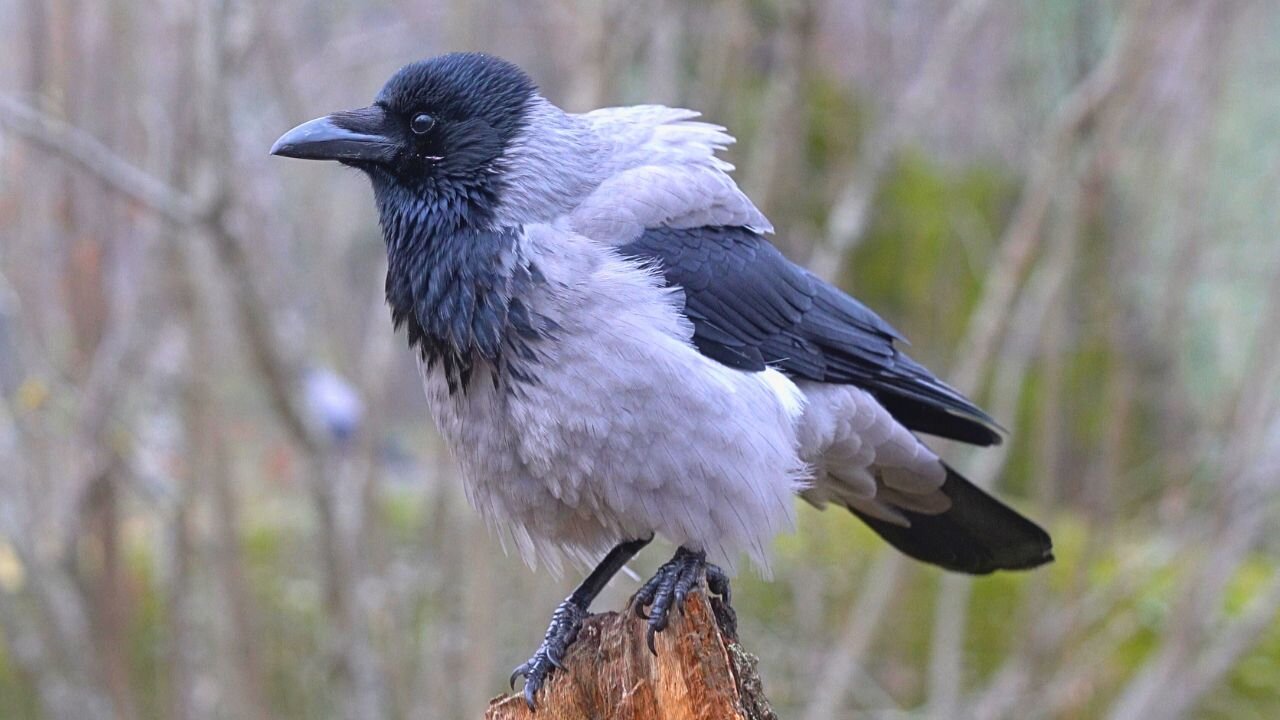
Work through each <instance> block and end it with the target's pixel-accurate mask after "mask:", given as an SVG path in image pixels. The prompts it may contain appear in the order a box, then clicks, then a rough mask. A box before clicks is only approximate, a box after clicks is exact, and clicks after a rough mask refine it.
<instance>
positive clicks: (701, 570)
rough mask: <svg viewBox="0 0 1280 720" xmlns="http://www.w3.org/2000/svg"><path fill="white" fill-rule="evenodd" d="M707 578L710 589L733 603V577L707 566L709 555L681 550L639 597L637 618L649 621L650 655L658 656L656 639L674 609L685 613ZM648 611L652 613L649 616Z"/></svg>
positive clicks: (659, 569)
mask: <svg viewBox="0 0 1280 720" xmlns="http://www.w3.org/2000/svg"><path fill="white" fill-rule="evenodd" d="M703 575H705V576H706V578H707V589H709V590H710V591H711V592H712V593H714V594H716V595H719V596H720V597H721V598H723V599H724V601H725V603H728V602H729V576H727V575H725V574H724V571H723V570H721V569H720V568H719V567H718V566H716V565H714V564H712V563H709V562H707V554H706V553H704V552H695V551H693V550H686V549H685V548H683V547H682V548H680V549H678V550H676V554H675V557H673V558H671V559H670V560H668V561H667V563H666V564H664V565H663V566H662V567H660V568H658V572H656V573H654V575H653V577H652V578H650V579H649V582H647V583H645V584H644V586H643V587H641V588H640V590H639V592H637V593H636V596H635V601H634V602H635V605H634V607H635V611H636V614H637V615H639V616H640V617H642V618H645V619H646V620H648V621H649V631H648V634H647V638H646V639H647V640H648V642H649V652H651V653H653V654H654V655H657V654H658V650H657V647H656V645H655V644H654V636H655V635H657V633H660V632H662V631H663V630H665V629H666V628H667V618H668V615H669V614H670V612H671V608H672V606H675V607H678V608H680V612H681V613H683V612H684V601H685V598H686V597H688V595H689V592H690V591H691V590H693V589H694V587H696V586H697V584H698V582H699V581H700V580H701V579H702V576H703ZM645 607H648V608H649V611H648V612H647V613H646V612H645Z"/></svg>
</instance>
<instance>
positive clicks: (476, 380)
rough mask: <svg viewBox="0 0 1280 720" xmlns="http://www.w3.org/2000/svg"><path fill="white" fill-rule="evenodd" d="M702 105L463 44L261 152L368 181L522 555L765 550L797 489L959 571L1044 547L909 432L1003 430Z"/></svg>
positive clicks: (453, 402) (725, 560)
mask: <svg viewBox="0 0 1280 720" xmlns="http://www.w3.org/2000/svg"><path fill="white" fill-rule="evenodd" d="M697 116H698V114H697V113H695V112H693V111H690V110H682V109H675V108H667V107H662V106H657V105H643V106H635V107H624V108H607V109H602V110H595V111H592V112H588V113H583V114H572V113H566V112H564V111H562V110H560V109H559V108H557V107H556V106H555V105H553V104H551V103H550V102H548V101H547V100H545V99H544V98H542V96H541V95H539V94H538V93H537V90H536V86H535V85H534V84H533V82H532V80H531V79H530V78H529V77H528V76H527V75H525V74H524V73H523V72H522V71H521V70H520V69H519V68H517V67H515V66H514V65H512V64H510V63H507V62H505V61H502V60H499V59H497V58H494V57H491V56H487V55H481V54H475V53H452V54H448V55H443V56H439V57H436V58H431V59H428V60H424V61H421V62H418V63H412V64H410V65H407V66H405V67H404V68H402V69H401V70H400V71H399V72H397V73H396V74H395V75H394V76H393V77H392V78H391V79H390V80H389V81H388V82H387V84H386V85H385V86H384V87H383V89H382V91H381V92H380V93H379V94H378V97H377V99H376V100H375V102H374V103H373V104H372V105H370V106H368V107H365V108H359V109H355V110H347V111H341V112H337V113H333V114H331V115H329V116H327V117H323V118H317V119H316V120H312V121H310V122H307V123H303V124H302V125H299V126H298V127H296V128H294V129H293V130H291V131H290V132H289V133H286V134H285V135H284V136H282V137H281V138H280V140H278V141H277V142H276V145H275V146H274V147H273V149H272V152H274V153H277V154H281V155H286V156H291V157H298V158H308V159H322V160H338V161H339V162H342V163H345V164H348V165H352V166H355V167H357V168H359V169H361V170H363V171H364V172H365V173H366V174H367V175H368V176H369V178H370V180H371V182H372V185H373V190H374V196H375V199H376V201H377V205H378V211H379V220H380V223H381V225H382V230H383V238H384V240H385V242H386V246H387V255H388V271H387V281H386V283H387V284H386V293H387V301H388V304H389V305H390V306H391V315H392V320H393V323H394V324H395V326H396V327H398V328H403V329H404V330H405V333H406V335H407V337H408V340H409V344H410V345H411V346H412V347H413V348H414V349H415V350H416V351H417V353H418V356H419V359H420V361H421V367H422V374H423V382H424V386H425V388H426V395H427V399H428V402H429V405H430V408H431V412H432V415H433V416H434V418H435V421H436V423H437V425H438V426H439V428H440V431H441V433H442V435H443V436H444V438H445V440H446V442H447V444H448V446H449V447H450V449H451V450H452V451H453V454H454V456H455V457H456V458H457V460H458V462H459V465H460V466H461V469H462V474H463V477H464V480H465V484H466V489H467V496H468V497H469V498H470V500H471V502H472V504H473V505H474V506H475V507H476V508H477V509H478V510H479V511H480V512H481V513H482V514H483V515H484V517H485V518H486V519H487V520H488V521H489V522H490V524H491V525H492V526H494V527H495V528H497V529H499V531H500V533H501V535H502V536H503V537H505V538H508V539H509V541H510V544H511V545H513V546H514V547H515V548H516V549H517V550H518V551H519V553H520V554H521V555H522V556H523V557H524V559H525V560H526V561H528V562H529V563H530V564H534V563H537V562H542V563H543V564H545V565H548V566H550V567H551V568H552V569H554V570H559V569H560V568H561V567H562V566H563V564H564V562H565V561H566V560H568V561H570V562H573V563H575V564H581V565H584V566H591V565H593V564H594V563H595V562H596V561H597V560H599V559H600V558H601V556H602V555H605V553H606V551H610V549H611V548H613V551H612V552H609V554H608V555H607V556H606V557H605V559H604V560H602V561H601V565H600V566H599V567H597V569H596V571H595V572H593V573H592V575H590V576H588V581H589V585H590V588H588V589H589V590H591V591H592V592H594V591H598V589H599V587H600V583H599V578H596V579H595V580H593V579H592V578H593V577H596V576H597V574H598V573H604V575H603V576H602V577H606V578H607V575H608V574H609V573H610V572H611V570H610V568H612V569H613V570H616V567H617V562H618V561H617V559H616V556H615V553H618V552H621V553H623V554H627V553H634V552H636V550H637V549H638V546H636V545H633V544H632V541H642V540H645V539H647V538H650V537H651V536H654V535H658V536H662V537H664V538H666V539H667V540H669V541H671V542H672V543H675V544H677V545H679V546H681V548H683V549H682V551H681V552H682V553H685V554H683V555H681V556H680V557H679V558H675V559H673V561H672V562H673V563H676V565H673V566H672V567H677V568H678V567H685V565H681V563H687V562H689V561H690V558H694V559H698V558H702V557H703V556H702V554H701V553H703V552H705V553H706V555H707V556H708V557H709V558H710V559H711V560H713V561H715V562H717V563H719V564H721V565H724V566H726V567H733V566H734V565H735V560H737V559H738V557H739V556H740V555H741V554H742V553H743V552H745V553H747V554H748V555H749V556H750V557H751V558H752V559H753V560H754V561H755V562H756V563H757V564H758V565H759V566H760V567H761V568H762V569H764V570H766V571H767V567H768V557H767V555H768V554H767V548H768V546H769V543H770V540H771V539H772V537H773V536H774V535H776V534H778V533H780V532H784V531H786V530H788V529H790V528H791V527H792V526H793V524H794V519H795V511H794V505H795V503H794V496H795V495H797V494H798V495H800V496H801V497H802V498H804V499H805V500H807V501H809V502H811V503H813V504H815V505H819V506H821V505H824V504H827V503H831V504H834V505H838V506H841V507H845V508H847V509H849V510H850V511H852V512H853V513H854V514H855V515H857V516H858V517H859V518H861V519H862V520H863V521H864V522H866V523H867V524H868V525H869V526H870V527H871V528H872V529H873V530H875V532H877V533H878V534H879V535H881V536H882V537H883V538H885V539H886V540H887V541H888V542H890V543H891V544H893V545H894V546H895V547H897V548H898V549H899V550H901V551H903V552H905V553H907V554H908V555H911V556H912V557H915V558H917V559H920V560H923V561H925V562H930V563H934V564H937V565H939V566H942V567H944V568H948V569H951V570H957V571H961V572H970V573H987V572H992V571H994V570H997V569H1019V568H1029V567H1034V566H1036V565H1039V564H1042V563H1044V562H1047V561H1049V560H1050V559H1052V543H1051V541H1050V538H1049V536H1048V535H1047V534H1046V533H1045V532H1044V531H1043V530H1042V529H1040V528H1039V527H1038V526H1036V525H1035V523H1033V522H1031V521H1029V520H1027V519H1026V518H1023V517H1022V516H1020V515H1019V514H1018V513H1016V512H1014V511H1013V510H1011V509H1010V508H1008V507H1006V506H1004V505H1003V504H1001V503H1000V502H999V501H998V500H996V499H994V498H992V497H990V496H989V495H987V494H985V493H984V492H983V491H981V490H980V489H978V488H976V487H975V486H973V485H972V484H971V483H969V482H968V481H967V480H965V479H964V478H963V477H961V476H959V475H958V474H957V473H955V472H954V471H952V470H951V469H950V468H949V467H947V466H946V465H945V464H944V463H943V462H942V461H941V460H939V458H938V457H937V456H936V455H935V454H934V453H933V452H932V451H931V450H930V449H929V448H928V447H926V446H925V445H924V444H923V443H922V442H921V441H920V440H919V439H918V438H917V436H916V434H915V433H917V432H919V433H924V434H930V435H935V436H941V437H946V438H950V439H953V440H959V441H962V442H967V443H971V444H976V445H992V444H995V443H998V442H999V441H1000V434H999V428H998V426H996V425H995V423H994V421H993V420H992V419H991V418H990V417H989V416H987V415H986V414H985V413H984V412H983V411H982V410H981V409H979V408H978V407H976V406H975V405H974V404H973V403H972V402H970V401H969V400H968V399H966V398H965V397H964V396H963V395H961V394H960V393H958V392H957V391H955V390H954V389H952V388H950V387H948V386H947V385H946V384H945V383H943V382H941V381H940V380H938V379H937V378H936V377H934V376H933V375H932V374H931V373H930V372H929V371H928V370H927V369H925V368H924V367H923V366H921V365H920V364H918V363H916V362H915V361H914V360H912V359H911V358H910V357H908V356H906V355H904V354H902V353H901V352H900V351H899V350H898V348H897V347H896V346H895V344H894V343H895V342H896V341H898V340H901V339H902V338H901V336H900V335H899V334H898V333H897V331H895V330H894V329H893V328H892V327H891V326H889V325H888V323H886V322H884V320H882V319H880V318H879V317H878V316H876V315H875V313H873V312H872V311H871V310H869V309H868V308H866V307H865V306H863V305H862V304H861V303H859V302H858V301H856V300H855V299H853V298H852V297H850V296H848V295H846V294H845V293H843V292H841V291H840V290H839V289H837V288H835V287H833V286H831V285H829V284H827V283H825V282H823V281H822V280H820V279H818V278H817V277H815V276H813V275H812V274H811V273H809V272H807V271H806V270H804V269H803V268H801V267H799V266H797V265H795V264H794V263H791V262H790V261H789V260H787V259H786V258H785V257H783V255H782V254H781V253H780V252H778V250H777V249H776V248H774V247H773V246H772V245H771V244H769V242H768V241H767V239H766V238H765V237H764V236H765V235H766V234H768V233H771V232H772V231H773V228H772V226H771V225H770V223H769V221H768V219H767V218H765V217H764V215H763V214H762V213H761V212H760V211H759V210H758V209H757V208H756V207H755V205H754V204H752V202H751V201H750V200H749V199H748V198H747V197H746V195H744V194H743V192H742V191H741V190H740V189H739V188H738V186H737V184H736V183H734V181H733V179H732V178H731V177H730V176H729V172H730V171H731V170H732V169H733V168H732V167H731V166H730V165H729V164H728V163H727V162H725V161H724V160H723V159H721V158H719V157H717V152H718V151H720V150H722V149H724V148H725V146H727V145H729V144H730V143H732V142H733V138H731V137H730V136H729V135H728V134H727V133H726V132H725V130H724V128H721V127H719V126H716V125H711V124H708V123H704V122H699V121H698V120H697V119H696V118H697ZM629 556H630V555H627V557H629ZM610 558H614V559H610ZM681 558H683V559H681ZM703 560H704V559H698V560H697V562H703ZM602 568H603V569H602ZM606 571H607V572H606ZM673 572H676V571H673ZM584 582H585V581H584ZM588 595H589V593H588ZM655 602H656V601H655ZM575 607H576V606H575ZM579 609H582V610H585V606H584V607H582V608H579ZM654 622H658V621H654ZM653 627H654V625H652V624H651V629H653Z"/></svg>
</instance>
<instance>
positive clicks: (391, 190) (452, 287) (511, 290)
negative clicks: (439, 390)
mask: <svg viewBox="0 0 1280 720" xmlns="http://www.w3.org/2000/svg"><path fill="white" fill-rule="evenodd" d="M372 178H373V183H374V194H375V196H376V197H377V200H378V211H379V216H380V220H381V224H382V233H383V239H384V240H385V241H386V244H387V283H386V293H387V303H388V304H389V305H390V306H391V319H392V322H393V324H394V325H395V327H396V329H399V328H400V327H401V326H403V327H404V328H405V329H406V331H407V333H408V340H409V346H410V347H411V348H414V349H416V350H417V351H418V352H419V353H420V355H421V357H422V359H423V361H424V362H425V363H426V365H427V367H428V368H435V367H436V366H437V364H438V365H439V366H440V367H441V369H442V370H443V372H444V375H445V378H446V381H447V382H448V385H449V392H450V394H453V393H456V392H457V391H458V390H462V391H464V392H465V391H466V389H467V387H468V386H469V385H470V383H471V380H472V376H473V373H474V371H475V369H476V368H477V366H478V365H480V364H483V365H486V366H488V367H489V369H490V370H491V376H492V378H493V382H494V383H495V385H496V384H497V383H498V382H499V377H500V376H509V377H512V378H513V379H515V380H527V379H528V378H527V376H526V375H525V374H524V373H523V372H521V371H520V370H519V369H517V368H512V367H511V364H510V359H511V358H509V357H507V355H508V354H509V353H512V352H514V353H516V355H517V356H518V357H519V358H520V359H522V360H526V361H532V360H535V359H536V355H535V353H534V352H533V350H532V349H531V348H530V347H529V342H530V341H531V340H534V339H536V338H538V337H540V336H541V335H542V334H543V332H544V330H545V328H544V327H543V326H542V325H543V324H542V323H540V322H538V321H537V319H536V318H534V317H532V315H531V313H530V312H529V311H528V309H527V307H526V306H525V304H524V302H523V301H522V299H521V298H522V297H525V296H526V294H527V292H528V290H529V289H530V288H531V287H532V285H533V284H534V283H535V282H537V281H538V280H539V278H540V277H541V276H540V274H539V273H538V270H537V268H535V267H533V266H532V265H531V264H529V263H528V262H526V261H524V260H523V259H522V258H521V257H520V256H519V247H518V242H519V234H520V228H518V227H503V228H495V227H493V224H492V221H491V218H492V215H491V213H490V212H488V211H487V210H486V208H488V207H493V205H492V204H491V203H492V202H493V201H494V197H493V193H492V192H491V190H490V188H488V187H483V186H474V187H467V186H465V185H462V184H459V183H457V182H439V183H437V182H431V181H428V182H429V183H430V184H429V185H426V186H421V187H418V188H414V189H412V190H410V189H408V188H405V187H404V186H402V185H401V184H400V183H398V182H395V180H394V179H393V178H390V177H379V174H378V173H376V172H375V173H373V174H372Z"/></svg>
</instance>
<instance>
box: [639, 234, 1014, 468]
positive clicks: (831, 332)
mask: <svg viewBox="0 0 1280 720" xmlns="http://www.w3.org/2000/svg"><path fill="white" fill-rule="evenodd" d="M619 252H621V253H622V254H623V255H624V256H628V257H631V258H634V259H637V260H640V261H643V262H646V263H650V264H654V265H655V266H656V267H657V268H658V270H659V271H660V272H661V273H662V276H663V277H664V278H665V280H666V282H667V284H668V285H672V286H679V287H680V288H682V289H683V291H684V300H685V314H686V315H687V316H688V318H689V320H690V322H691V323H692V324H693V328H694V337H693V341H694V344H695V345H696V346H697V347H698V349H699V350H700V351H701V352H702V353H703V354H704V355H707V356H708V357H711V358H713V359H715V360H716V361H718V362H721V363H724V364H725V365H729V366H731V367H735V368H738V369H742V370H755V371H759V370H763V369H765V367H767V366H774V367H776V368H778V369H779V370H781V371H783V372H785V373H787V374H789V375H791V376H792V377H795V378H803V379H806V380H816V381H819V382H824V383H835V384H850V385H855V386H857V387H861V388H863V389H865V390H867V391H869V392H871V393H872V394H873V395H875V396H876V398H877V399H878V400H879V401H880V402H881V404H883V405H884V407H885V409H887V410H888V411H889V412H890V414H891V415H893V417H894V418H895V419H897V420H898V421H899V422H901V423H902V424H903V425H905V426H906V427H908V428H910V429H912V430H915V431H918V432H922V433H928V434H931V435H938V436H940V437H947V438H951V439H954V440H960V441H963V442H968V443H973V444H977V445H993V444H997V443H999V442H1000V432H999V431H1000V428H999V426H998V425H997V424H996V422H995V421H994V420H992V418H991V417H990V416H989V415H987V414H986V413H985V412H983V411H982V410H981V409H980V408H978V407H977V406H976V405H974V404H973V403H972V402H970V401H969V400H968V399H967V398H965V397H964V396H963V395H961V394H960V393H959V392H957V391H956V390H954V389H953V388H951V387H950V386H948V385H947V384H946V383H943V382H942V381H941V380H939V379H938V378H936V377H935V376H934V375H933V374H932V373H930V372H929V371H928V370H927V369H925V368H924V366H922V365H920V364H919V363H917V362H916V361H914V360H912V359H911V358H910V357H908V356H907V355H905V354H904V353H902V352H901V351H899V350H898V349H897V347H895V346H894V342H895V341H898V340H902V336H901V334H899V333H898V331H897V330H894V329H893V327H891V326H890V325H889V324H888V323H886V322H885V321H884V320H882V319H881V318H880V317H879V316H878V315H876V314H875V313H873V312H872V311H871V310H869V309H868V308H867V307H866V306H864V305H863V304H862V303H859V302H858V301H857V300H855V299H853V298H852V297H850V296H849V295H847V294H845V293H843V292H841V291H840V290H839V289H837V288H835V287H834V286H832V285H830V284H828V283H826V282H823V281H822V280H821V279H819V278H818V277H817V276H815V275H813V274H812V273H810V272H808V271H807V270H805V269H804V268H801V267H800V266H798V265H795V264H794V263H792V262H791V261H789V260H787V259H786V258H785V257H784V256H783V255H782V253H780V252H778V250H777V248H775V247H774V246H773V245H772V244H770V243H769V242H768V241H767V240H766V239H765V238H764V237H762V236H761V235H760V234H759V233H757V232H755V231H753V230H751V229H750V228H746V227H728V226H708V227H700V228H672V227H656V228H649V229H646V230H645V231H644V232H643V233H641V235H640V236H639V237H638V238H637V239H635V240H634V241H632V242H630V243H628V244H626V245H623V246H621V247H620V248H619Z"/></svg>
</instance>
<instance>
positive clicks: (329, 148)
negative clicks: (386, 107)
mask: <svg viewBox="0 0 1280 720" xmlns="http://www.w3.org/2000/svg"><path fill="white" fill-rule="evenodd" d="M385 120H386V115H385V113H383V111H382V108H379V107H377V106H374V107H367V108H360V109H359V110H347V111H344V112H339V113H334V114H332V115H328V116H325V117H322V118H316V119H315V120H310V121H308V122H304V123H302V124H301V125H299V126H298V127H296V128H294V129H292V130H290V131H289V132H287V133H285V134H284V135H281V136H280V139H279V140H276V143H275V144H274V145H272V146H271V154H272V155H282V156H284V157H291V158H302V159H304V160H339V161H342V162H387V161H389V160H391V159H392V158H394V157H395V152H396V143H395V141H393V140H391V139H390V138H388V137H386V136H385V135H383V134H381V132H380V131H381V130H382V126H383V124H384V122H385Z"/></svg>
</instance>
